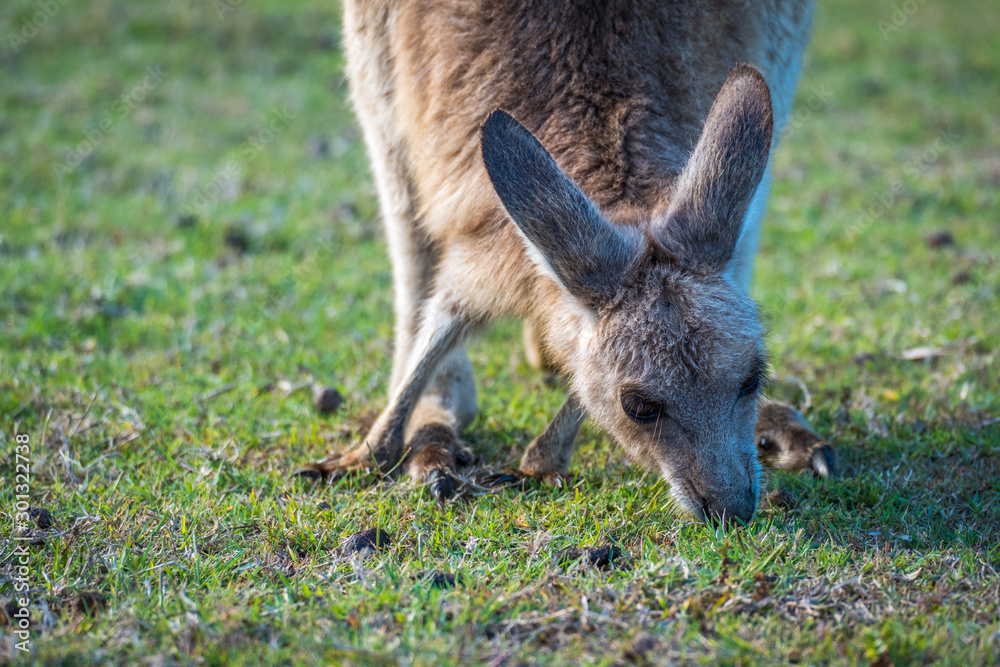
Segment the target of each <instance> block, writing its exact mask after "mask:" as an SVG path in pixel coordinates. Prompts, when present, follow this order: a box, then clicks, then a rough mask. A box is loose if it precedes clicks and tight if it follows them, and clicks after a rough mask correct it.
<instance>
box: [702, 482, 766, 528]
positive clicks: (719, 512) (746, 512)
mask: <svg viewBox="0 0 1000 667" xmlns="http://www.w3.org/2000/svg"><path fill="white" fill-rule="evenodd" d="M701 507H702V510H701V513H702V515H701V519H702V521H704V522H705V523H714V524H718V523H721V524H725V525H727V526H736V525H739V524H741V523H742V524H747V523H750V520H751V519H752V518H753V515H754V512H756V511H757V486H756V485H753V486H751V487H748V488H746V489H744V490H743V491H737V492H733V493H726V494H723V495H720V496H716V497H710V498H705V499H703V500H702V505H701Z"/></svg>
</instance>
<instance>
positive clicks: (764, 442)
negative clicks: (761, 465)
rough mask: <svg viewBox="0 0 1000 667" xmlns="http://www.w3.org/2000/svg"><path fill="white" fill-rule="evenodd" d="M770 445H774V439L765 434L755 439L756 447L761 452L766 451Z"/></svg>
mask: <svg viewBox="0 0 1000 667" xmlns="http://www.w3.org/2000/svg"><path fill="white" fill-rule="evenodd" d="M772 447H774V440H771V439H770V438H768V437H767V436H764V437H763V438H761V439H760V440H758V441H757V449H759V450H760V451H762V452H766V451H768V450H769V449H771V448H772Z"/></svg>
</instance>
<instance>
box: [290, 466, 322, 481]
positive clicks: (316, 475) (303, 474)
mask: <svg viewBox="0 0 1000 667" xmlns="http://www.w3.org/2000/svg"><path fill="white" fill-rule="evenodd" d="M291 476H292V477H298V478H299V479H308V480H314V481H315V480H320V479H323V473H321V472H320V471H319V470H312V469H310V468H305V469H303V470H296V471H295V472H293V473H292V475H291Z"/></svg>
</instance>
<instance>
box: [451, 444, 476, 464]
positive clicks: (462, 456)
mask: <svg viewBox="0 0 1000 667" xmlns="http://www.w3.org/2000/svg"><path fill="white" fill-rule="evenodd" d="M474 460H475V457H474V456H473V455H472V452H470V451H469V450H468V449H465V448H462V449H459V450H458V451H457V452H456V453H455V463H457V464H458V465H460V466H467V465H471V464H472V462H473V461H474Z"/></svg>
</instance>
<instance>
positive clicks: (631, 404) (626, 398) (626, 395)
mask: <svg viewBox="0 0 1000 667" xmlns="http://www.w3.org/2000/svg"><path fill="white" fill-rule="evenodd" d="M622 410H624V411H625V414H626V415H628V418H629V419H631V420H632V421H634V422H635V423H636V424H650V423H652V422H655V421H656V420H657V419H659V417H660V404H659V403H657V402H656V401H651V400H649V399H648V398H646V397H645V396H643V395H641V394H637V393H636V392H634V391H625V392H622Z"/></svg>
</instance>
